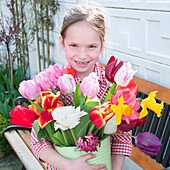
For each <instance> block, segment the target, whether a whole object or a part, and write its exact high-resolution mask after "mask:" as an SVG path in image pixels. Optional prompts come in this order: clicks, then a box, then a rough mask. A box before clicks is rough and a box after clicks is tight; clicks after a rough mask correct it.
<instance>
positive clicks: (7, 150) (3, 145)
mask: <svg viewBox="0 0 170 170" xmlns="http://www.w3.org/2000/svg"><path fill="white" fill-rule="evenodd" d="M10 125H11V123H10V122H8V120H7V119H6V118H4V117H3V116H2V115H1V114H0V134H2V132H3V130H4V129H6V127H8V126H10ZM0 152H1V155H2V157H3V158H5V157H7V156H9V155H10V154H11V153H13V152H14V151H13V149H12V147H11V146H10V145H9V143H8V141H7V140H6V138H5V137H2V136H0Z"/></svg>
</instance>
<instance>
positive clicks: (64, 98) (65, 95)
mask: <svg viewBox="0 0 170 170" xmlns="http://www.w3.org/2000/svg"><path fill="white" fill-rule="evenodd" d="M66 97H67V96H66V95H65V97H64V101H65V103H66Z"/></svg>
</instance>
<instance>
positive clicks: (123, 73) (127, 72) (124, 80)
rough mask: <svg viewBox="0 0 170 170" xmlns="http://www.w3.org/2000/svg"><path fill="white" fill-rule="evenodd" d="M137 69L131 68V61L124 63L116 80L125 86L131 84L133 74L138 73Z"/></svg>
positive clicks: (116, 75)
mask: <svg viewBox="0 0 170 170" xmlns="http://www.w3.org/2000/svg"><path fill="white" fill-rule="evenodd" d="M136 72H137V71H136V70H133V69H132V68H131V63H130V62H128V63H124V64H123V66H122V67H120V69H119V70H118V71H117V72H116V74H115V77H114V80H115V82H116V84H117V85H120V86H122V87H125V86H127V85H128V84H129V82H130V80H131V79H132V78H133V75H134V74H135V73H136Z"/></svg>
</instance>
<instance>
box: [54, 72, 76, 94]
mask: <svg viewBox="0 0 170 170" xmlns="http://www.w3.org/2000/svg"><path fill="white" fill-rule="evenodd" d="M57 85H58V86H59V88H60V90H61V91H62V92H63V93H64V94H65V95H68V94H71V93H72V92H74V90H75V88H76V83H75V80H74V77H73V76H72V75H71V74H64V75H63V76H60V77H59V78H58V83H57Z"/></svg>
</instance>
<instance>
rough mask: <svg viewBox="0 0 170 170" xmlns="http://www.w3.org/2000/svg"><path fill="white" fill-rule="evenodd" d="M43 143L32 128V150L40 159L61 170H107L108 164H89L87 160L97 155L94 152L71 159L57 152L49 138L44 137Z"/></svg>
mask: <svg viewBox="0 0 170 170" xmlns="http://www.w3.org/2000/svg"><path fill="white" fill-rule="evenodd" d="M42 142H43V145H41V143H40V142H39V140H38V139H37V136H36V134H35V131H34V128H32V131H31V145H32V151H33V153H34V155H35V156H36V157H37V158H38V159H40V160H41V161H44V162H46V163H48V164H50V165H52V166H54V167H56V168H59V169H61V170H68V169H69V170H80V169H81V170H86V169H89V170H91V169H94V170H95V169H96V170H97V169H102V170H106V169H107V168H106V165H103V164H102V165H89V164H88V163H87V162H86V161H87V160H88V159H92V158H94V157H95V156H96V155H94V154H88V155H85V156H81V157H80V158H77V159H74V160H70V159H66V158H64V157H62V156H61V155H59V154H58V153H57V151H56V150H55V149H54V148H53V145H52V143H51V142H50V141H48V140H47V139H42Z"/></svg>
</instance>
